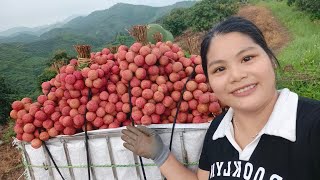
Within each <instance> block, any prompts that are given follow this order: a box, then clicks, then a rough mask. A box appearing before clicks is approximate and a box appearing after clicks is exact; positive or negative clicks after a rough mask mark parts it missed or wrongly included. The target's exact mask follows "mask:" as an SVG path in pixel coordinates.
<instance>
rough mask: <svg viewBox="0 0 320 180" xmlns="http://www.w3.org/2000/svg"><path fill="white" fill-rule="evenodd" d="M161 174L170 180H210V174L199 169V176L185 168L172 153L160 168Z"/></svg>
mask: <svg viewBox="0 0 320 180" xmlns="http://www.w3.org/2000/svg"><path fill="white" fill-rule="evenodd" d="M160 171H161V173H162V174H163V175H164V176H165V177H166V178H167V179H168V180H208V178H209V172H208V171H204V170H202V169H198V172H197V174H196V173H194V172H192V171H191V170H189V169H188V168H186V167H184V166H183V165H182V164H181V163H180V162H179V161H178V160H177V159H176V158H175V157H174V156H173V154H172V153H170V155H169V157H168V159H167V160H166V161H165V162H164V163H163V165H162V166H160Z"/></svg>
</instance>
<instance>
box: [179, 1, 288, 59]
mask: <svg viewBox="0 0 320 180" xmlns="http://www.w3.org/2000/svg"><path fill="white" fill-rule="evenodd" d="M236 15H237V16H241V17H244V18H246V19H249V20H251V21H252V22H254V23H255V24H256V25H257V26H258V27H259V29H260V30H261V31H262V33H263V35H264V36H265V39H266V41H267V43H268V45H269V46H270V48H271V49H272V50H273V51H274V52H275V53H278V52H279V51H280V50H281V49H282V48H283V47H284V46H285V45H286V44H287V43H288V42H289V40H290V38H289V35H288V31H287V30H286V29H285V28H284V27H283V25H281V23H280V22H279V21H278V20H277V19H276V18H275V17H274V16H273V15H272V12H271V11H270V10H269V9H267V8H265V7H261V6H253V5H247V6H243V7H241V8H240V9H239V11H238V13H237V14H236ZM203 35H205V32H196V33H195V32H192V31H191V30H187V31H185V32H184V33H183V34H182V35H181V36H178V37H176V38H175V42H176V43H178V44H179V45H180V46H181V47H182V48H183V49H184V50H188V49H189V47H188V42H187V39H188V38H190V39H193V43H196V44H198V45H197V47H198V49H197V50H196V51H198V52H200V43H201V40H202V37H203Z"/></svg>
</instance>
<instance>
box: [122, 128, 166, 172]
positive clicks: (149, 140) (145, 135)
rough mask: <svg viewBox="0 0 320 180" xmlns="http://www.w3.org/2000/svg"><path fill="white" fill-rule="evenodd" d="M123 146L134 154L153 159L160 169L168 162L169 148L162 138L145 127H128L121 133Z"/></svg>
mask: <svg viewBox="0 0 320 180" xmlns="http://www.w3.org/2000/svg"><path fill="white" fill-rule="evenodd" d="M121 132H122V133H123V135H122V136H121V139H122V140H123V141H125V143H123V146H124V147H125V148H127V149H129V150H130V151H132V152H133V153H135V154H137V155H139V156H142V157H145V158H148V159H152V160H153V161H154V162H155V163H156V164H157V165H158V166H159V167H160V166H161V165H162V164H163V163H164V162H165V161H166V160H167V158H168V156H169V153H170V151H169V148H168V147H167V146H165V145H164V144H163V142H162V140H161V138H160V136H159V135H158V134H157V133H156V132H155V131H154V130H153V129H150V128H147V127H145V126H137V127H134V126H127V129H124V130H122V131H121Z"/></svg>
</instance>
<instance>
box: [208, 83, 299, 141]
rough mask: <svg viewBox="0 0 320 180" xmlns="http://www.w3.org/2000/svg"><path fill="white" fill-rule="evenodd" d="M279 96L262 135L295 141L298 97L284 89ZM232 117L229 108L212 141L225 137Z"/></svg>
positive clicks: (231, 111)
mask: <svg viewBox="0 0 320 180" xmlns="http://www.w3.org/2000/svg"><path fill="white" fill-rule="evenodd" d="M279 92H280V95H279V97H278V99H277V102H276V104H275V106H274V108H273V111H272V113H271V115H270V117H269V120H268V122H267V123H266V125H265V127H264V128H263V129H262V131H263V134H268V135H273V136H279V137H282V138H285V139H288V140H289V141H292V142H295V141H296V117H297V106H298V95H297V94H296V93H294V92H291V91H290V90H289V89H287V88H285V89H282V90H279ZM232 116H233V109H232V108H229V110H228V112H227V113H226V115H225V116H224V117H223V119H222V120H221V123H220V124H219V126H218V128H217V130H216V132H215V133H214V134H213V136H212V139H213V140H216V139H218V138H222V137H224V136H226V133H227V131H230V130H231V128H230V124H231V123H230V122H231V120H232Z"/></svg>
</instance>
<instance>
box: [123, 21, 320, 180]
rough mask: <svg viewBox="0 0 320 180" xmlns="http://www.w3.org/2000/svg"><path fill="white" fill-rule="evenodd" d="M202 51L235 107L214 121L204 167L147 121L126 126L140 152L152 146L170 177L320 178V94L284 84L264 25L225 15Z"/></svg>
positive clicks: (212, 80)
mask: <svg viewBox="0 0 320 180" xmlns="http://www.w3.org/2000/svg"><path fill="white" fill-rule="evenodd" d="M201 58H202V66H203V69H204V72H205V74H206V76H207V79H208V81H209V84H210V86H211V88H212V90H213V91H214V92H215V95H216V96H217V98H218V99H219V100H220V101H221V103H223V104H225V105H227V106H229V107H230V108H229V109H228V111H226V112H224V113H222V114H221V115H219V116H218V117H217V118H215V120H214V121H212V123H211V125H210V127H209V129H208V131H207V134H206V137H205V140H204V143H203V149H202V153H201V157H200V160H199V169H198V172H197V174H193V173H192V172H190V171H189V170H187V169H186V168H185V167H184V166H183V165H181V164H180V163H179V162H178V161H177V160H176V159H175V157H174V156H173V155H172V154H171V153H169V151H168V148H167V147H166V146H164V145H163V143H162V141H161V138H159V136H158V135H157V134H155V133H154V132H150V131H149V130H147V129H146V128H145V127H138V128H135V127H128V130H123V133H124V135H123V137H122V138H123V140H124V141H126V143H125V144H124V145H125V147H127V148H128V149H130V150H131V151H133V152H135V153H137V154H138V155H144V154H145V153H146V152H145V151H146V149H147V150H148V158H151V159H153V160H154V161H155V163H156V164H157V165H158V166H159V167H160V170H161V172H162V173H163V175H164V176H165V177H167V179H174V180H179V179H192V180H196V179H199V180H205V179H210V180H211V179H259V180H262V179H270V180H282V179H290V180H292V179H293V180H295V179H297V180H301V179H320V155H319V152H320V143H319V142H320V102H319V101H316V100H311V99H307V98H304V97H300V96H298V95H297V94H296V93H294V92H291V91H290V90H289V89H286V88H285V89H281V90H277V89H276V78H275V77H276V76H275V68H277V67H279V63H278V60H277V59H276V57H275V56H274V54H273V53H272V51H271V50H270V48H269V47H268V46H267V44H266V42H265V39H264V37H263V35H262V33H261V31H260V30H259V29H258V28H257V27H256V25H254V24H253V23H252V22H250V21H248V20H246V19H243V18H240V17H231V18H229V19H227V20H225V21H223V22H221V23H220V24H218V25H217V26H216V27H215V28H213V29H212V30H211V31H210V32H209V33H208V34H207V35H206V36H205V38H204V40H203V42H202V44H201ZM140 142H144V143H140ZM146 142H147V143H146ZM148 144H149V145H148ZM140 145H141V146H140ZM148 146H150V147H148ZM146 147H148V148H146Z"/></svg>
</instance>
